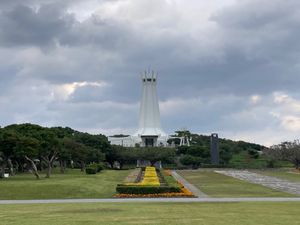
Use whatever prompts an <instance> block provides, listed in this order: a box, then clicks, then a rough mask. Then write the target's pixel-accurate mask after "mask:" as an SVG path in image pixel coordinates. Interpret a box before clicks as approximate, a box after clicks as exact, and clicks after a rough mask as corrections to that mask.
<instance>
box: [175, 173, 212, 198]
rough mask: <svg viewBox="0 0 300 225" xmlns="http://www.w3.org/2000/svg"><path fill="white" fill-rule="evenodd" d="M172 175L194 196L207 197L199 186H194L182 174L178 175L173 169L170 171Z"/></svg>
mask: <svg viewBox="0 0 300 225" xmlns="http://www.w3.org/2000/svg"><path fill="white" fill-rule="evenodd" d="M172 176H173V177H174V178H175V179H176V180H177V181H179V182H180V183H182V184H183V186H185V187H186V188H187V189H189V190H190V191H191V192H192V193H193V194H194V195H195V196H197V197H198V198H209V196H208V195H207V194H205V193H203V192H202V191H200V190H199V188H197V187H195V186H194V185H192V184H191V183H189V182H188V181H187V180H186V179H184V178H183V177H182V176H180V175H179V174H178V173H177V172H176V171H175V170H173V171H172Z"/></svg>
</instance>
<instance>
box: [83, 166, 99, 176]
mask: <svg viewBox="0 0 300 225" xmlns="http://www.w3.org/2000/svg"><path fill="white" fill-rule="evenodd" d="M85 173H86V174H96V173H97V168H95V167H91V166H88V167H86V168H85Z"/></svg>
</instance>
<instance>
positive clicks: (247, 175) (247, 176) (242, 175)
mask: <svg viewBox="0 0 300 225" xmlns="http://www.w3.org/2000/svg"><path fill="white" fill-rule="evenodd" d="M215 172H216V173H220V174H224V175H226V176H230V177H233V178H237V179H240V180H244V181H247V182H250V183H254V184H259V185H262V186H265V187H268V188H272V189H275V190H278V191H282V192H286V193H290V194H295V195H300V182H292V181H288V180H284V179H281V178H277V177H272V176H266V175H262V174H258V173H253V172H249V171H247V170H216V171H215Z"/></svg>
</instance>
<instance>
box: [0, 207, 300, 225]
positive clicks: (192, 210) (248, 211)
mask: <svg viewBox="0 0 300 225" xmlns="http://www.w3.org/2000/svg"><path fill="white" fill-rule="evenodd" d="M299 209H300V202H240V203H79V204H32V205H0V224H1V225H2V224H3V225H40V224H43V225H52V224H59V225H81V224H82V225H94V224H95V225H96V224H97V225H99V224H103V225H125V224H126V225H128V224H138V225H140V224H152V225H166V224H170V225H184V224H188V225H202V224H203V225H241V224H246V225H270V224H272V225H287V224H288V225H297V224H300V213H299Z"/></svg>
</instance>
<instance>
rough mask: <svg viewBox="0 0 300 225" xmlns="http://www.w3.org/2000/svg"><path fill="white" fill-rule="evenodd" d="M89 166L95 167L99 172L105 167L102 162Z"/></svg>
mask: <svg viewBox="0 0 300 225" xmlns="http://www.w3.org/2000/svg"><path fill="white" fill-rule="evenodd" d="M88 168H93V169H95V170H96V173H99V172H100V171H101V170H103V169H104V165H103V164H102V163H91V164H90V165H88Z"/></svg>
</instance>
